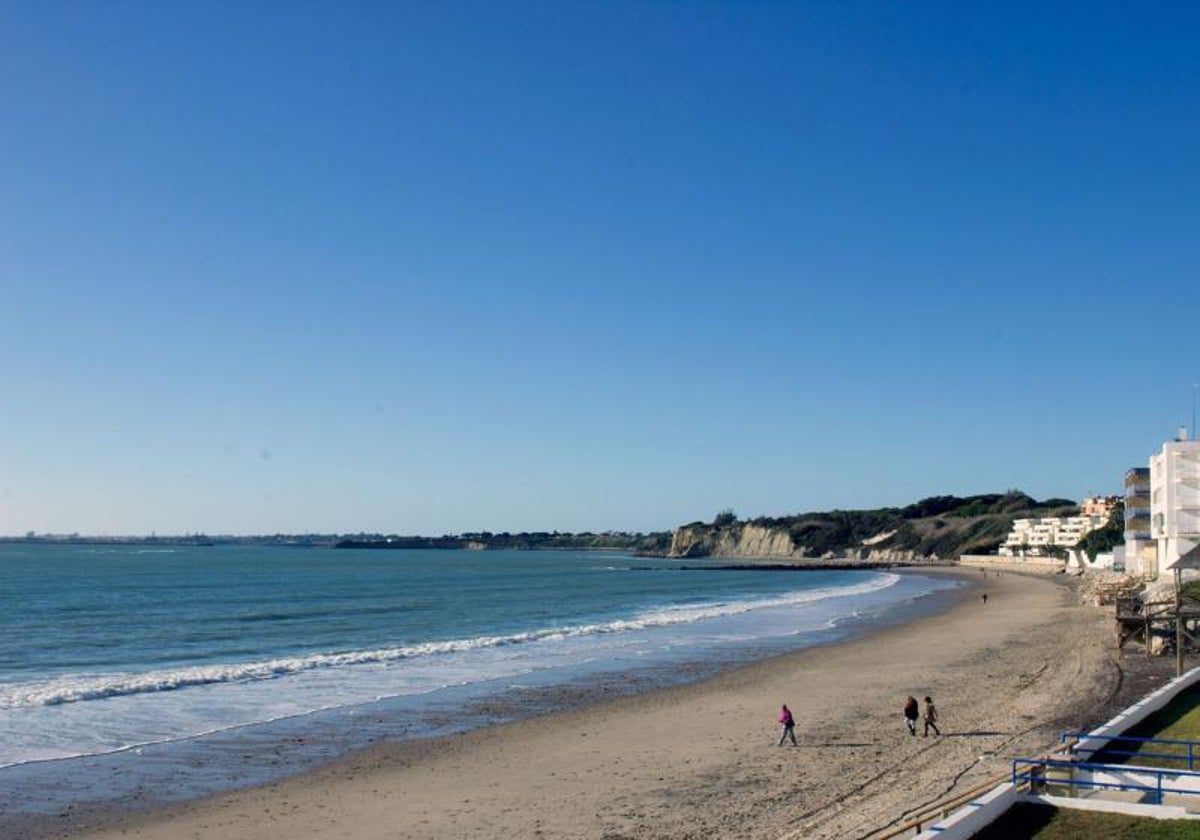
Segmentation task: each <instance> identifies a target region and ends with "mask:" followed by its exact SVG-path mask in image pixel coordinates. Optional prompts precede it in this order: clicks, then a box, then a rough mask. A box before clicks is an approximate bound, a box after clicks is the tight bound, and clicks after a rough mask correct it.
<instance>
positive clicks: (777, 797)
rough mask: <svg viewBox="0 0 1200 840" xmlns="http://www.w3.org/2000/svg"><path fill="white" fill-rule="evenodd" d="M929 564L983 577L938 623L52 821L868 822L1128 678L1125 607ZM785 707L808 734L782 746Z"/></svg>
mask: <svg viewBox="0 0 1200 840" xmlns="http://www.w3.org/2000/svg"><path fill="white" fill-rule="evenodd" d="M921 573H922V574H959V575H962V576H966V577H968V579H970V580H971V581H972V583H974V584H976V588H974V589H972V590H971V591H970V592H969V593H967V594H966V595H964V597H963V598H962V600H961V602H960V603H959V604H958V605H956V606H954V607H952V608H951V609H950V610H948V611H946V612H944V613H941V614H939V615H937V616H934V617H930V618H924V619H920V620H918V621H915V622H912V623H910V624H907V625H904V626H901V627H895V628H889V629H884V630H880V631H878V632H875V633H872V634H871V635H869V636H867V637H865V638H862V639H858V640H855V641H852V642H848V643H844V644H839V645H835V646H830V647H825V648H814V649H808V650H804V651H801V652H798V653H796V654H791V655H788V656H784V657H778V658H775V659H771V660H768V661H765V662H760V663H757V664H754V665H751V666H748V667H744V668H740V669H737V670H735V671H731V672H727V673H725V674H723V675H721V676H718V677H716V678H713V679H709V680H706V681H703V682H700V683H695V684H692V685H687V686H682V687H678V688H671V689H666V690H661V691H655V692H651V693H648V694H642V695H637V696H633V697H625V698H621V699H618V700H613V701H607V702H601V703H597V704H594V705H590V706H588V707H586V708H583V709H580V710H577V711H571V712H564V713H556V714H551V715H545V716H542V717H538V718H534V719H530V720H526V721H522V722H518V723H513V724H507V725H502V726H496V727H492V728H489V729H484V730H478V731H475V732H471V733H467V734H464V735H461V736H455V737H451V738H442V739H436V740H430V741H424V742H416V743H408V744H397V745H390V746H383V747H379V748H376V749H372V750H368V751H366V752H363V753H359V754H357V755H355V756H353V757H351V758H349V759H347V760H345V761H342V762H339V763H337V764H335V765H332V766H330V767H327V768H324V769H322V770H319V771H316V772H313V773H309V774H305V775H302V776H298V777H294V778H291V779H287V780H284V781H281V782H278V783H275V784H271V785H268V786H265V787H262V788H256V789H251V790H243V791H238V792H234V793H230V794H223V795H220V796H216V797H212V798H210V799H206V800H201V801H197V802H191V803H187V804H184V805H179V806H174V807H171V808H168V809H165V810H160V811H154V812H150V813H147V814H133V815H129V814H126V815H116V816H112V817H110V818H109V819H108V820H107V821H106V822H105V824H103V825H101V826H99V827H92V828H87V827H75V828H68V827H66V826H63V825H62V824H61V823H60V824H59V825H58V826H57V829H56V830H55V831H54V832H53V836H69V837H79V838H89V840H116V838H145V839H146V840H152V839H154V838H164V839H165V838H179V837H199V838H218V839H221V838H230V840H232V839H233V838H243V839H244V838H264V840H266V838H278V837H288V838H337V837H354V838H449V837H456V838H493V837H531V838H532V837H542V838H598V839H599V838H603V839H604V840H618V838H647V837H650V838H668V837H669V838H702V837H703V838H711V837H729V838H763V837H779V838H782V837H785V836H786V837H812V838H834V837H837V838H855V837H863V836H867V835H868V834H870V833H872V832H873V831H875V830H878V829H880V828H882V827H883V826H885V825H888V824H889V823H895V822H898V821H900V820H901V819H902V818H903V816H904V814H906V813H908V812H910V811H911V810H913V809H915V808H918V807H920V806H922V805H923V804H925V803H928V802H931V801H933V800H936V799H938V798H940V797H942V796H943V795H945V794H946V793H947V792H949V791H952V790H955V789H960V790H965V789H966V788H968V787H970V786H973V785H975V784H978V783H979V782H980V781H982V780H984V779H986V778H987V777H988V776H991V775H994V774H996V773H998V772H1001V771H1002V770H1004V769H1005V768H1006V767H1007V766H1008V765H1007V759H1008V758H1009V757H1010V756H1012V755H1014V754H1020V753H1029V752H1033V751H1037V750H1039V749H1041V748H1043V747H1045V746H1047V745H1049V744H1051V743H1052V742H1054V741H1055V740H1056V738H1057V736H1058V733H1059V732H1060V731H1061V730H1063V729H1067V728H1073V727H1077V726H1080V725H1084V724H1089V723H1092V722H1095V721H1096V720H1098V719H1100V716H1101V715H1103V714H1104V711H1105V708H1106V707H1110V706H1111V704H1112V701H1113V699H1114V695H1116V693H1117V692H1118V689H1120V688H1121V686H1122V671H1121V668H1120V667H1119V666H1118V663H1116V662H1115V660H1114V658H1113V655H1112V652H1111V647H1112V642H1111V639H1112V636H1111V628H1110V624H1109V622H1110V621H1111V618H1110V616H1109V614H1108V613H1107V612H1106V611H1103V610H1100V609H1096V608H1092V607H1086V606H1080V605H1078V604H1077V603H1076V600H1075V598H1074V597H1073V592H1072V590H1071V589H1070V588H1069V587H1068V586H1066V585H1064V584H1063V583H1062V582H1061V581H1055V580H1051V579H1047V578H1038V577H1032V576H1031V577H1026V576H1023V575H1017V574H1007V573H1006V574H1003V575H1001V576H997V575H996V574H995V573H994V572H993V573H990V574H988V575H987V576H986V577H983V576H982V575H981V574H980V573H979V572H977V571H972V570H958V571H954V572H951V571H932V572H931V571H926V570H922V572H921ZM982 591H986V592H987V593H988V595H989V600H988V602H987V603H986V604H984V603H983V602H982V600H981V599H980V597H979V595H980V593H981V592H982ZM1126 682H1128V681H1126ZM1126 689H1128V686H1126ZM908 694H912V695H914V696H917V697H924V696H925V695H926V694H930V695H932V696H933V697H934V699H935V700H936V702H937V705H938V708H939V710H940V713H941V727H942V733H943V737H941V738H936V737H932V736H931V737H929V738H924V737H921V735H920V733H918V736H917V737H912V736H910V735H909V734H908V732H907V730H906V729H905V726H904V722H903V718H902V716H901V713H900V709H901V704H902V701H903V699H904V697H905V696H906V695H908ZM781 702H787V703H788V704H789V705H790V706H791V708H792V709H793V711H794V712H795V714H796V716H797V719H798V726H797V734H798V735H799V736H800V740H801V746H800V748H798V749H796V748H791V747H782V748H781V747H778V746H776V741H777V739H778V737H779V729H778V725H777V723H776V717H777V714H778V710H779V705H780V703H781Z"/></svg>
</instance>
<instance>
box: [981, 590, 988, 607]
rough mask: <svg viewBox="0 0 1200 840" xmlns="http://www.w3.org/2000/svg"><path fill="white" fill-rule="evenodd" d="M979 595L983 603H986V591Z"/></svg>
mask: <svg viewBox="0 0 1200 840" xmlns="http://www.w3.org/2000/svg"><path fill="white" fill-rule="evenodd" d="M981 597H982V598H983V603H985V604H986V603H987V593H986V592H984V593H983V595H982V596H981Z"/></svg>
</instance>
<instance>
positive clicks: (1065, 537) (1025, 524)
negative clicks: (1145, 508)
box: [999, 515, 1108, 560]
mask: <svg viewBox="0 0 1200 840" xmlns="http://www.w3.org/2000/svg"><path fill="white" fill-rule="evenodd" d="M1107 521H1108V516H1107V515H1105V516H1045V517H1042V518H1041V519H1014V520H1013V527H1012V531H1011V532H1009V535H1008V537H1007V538H1006V539H1005V540H1004V542H1003V543H1002V544H1001V545H1000V549H999V553H1000V554H1002V555H1005V556H1008V557H1046V556H1048V555H1049V554H1050V552H1049V551H1048V550H1047V549H1048V548H1049V547H1050V546H1058V547H1059V548H1061V549H1063V550H1064V551H1065V552H1066V554H1067V556H1068V557H1074V555H1075V552H1074V551H1072V549H1074V548H1075V545H1076V544H1077V543H1078V542H1079V541H1080V540H1081V539H1083V535H1084V534H1087V533H1088V532H1089V531H1094V530H1096V529H1097V528H1101V527H1103V526H1104V523H1106V522H1107ZM1075 559H1076V560H1078V558H1077V557H1076V558H1075Z"/></svg>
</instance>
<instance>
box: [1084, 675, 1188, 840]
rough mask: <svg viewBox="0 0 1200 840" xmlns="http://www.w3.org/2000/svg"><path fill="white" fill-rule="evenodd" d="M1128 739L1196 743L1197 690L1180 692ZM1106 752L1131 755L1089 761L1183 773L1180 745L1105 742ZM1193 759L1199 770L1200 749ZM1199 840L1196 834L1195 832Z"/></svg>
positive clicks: (1183, 747) (1183, 753)
mask: <svg viewBox="0 0 1200 840" xmlns="http://www.w3.org/2000/svg"><path fill="white" fill-rule="evenodd" d="M1125 734H1126V735H1128V736H1130V737H1132V738H1167V739H1171V740H1177V741H1198V742H1200V687H1193V688H1189V689H1188V690H1187V691H1183V692H1180V694H1179V696H1178V697H1176V698H1175V699H1174V700H1172V701H1171V702H1170V703H1168V704H1167V705H1166V707H1164V708H1162V709H1160V710H1159V711H1157V712H1155V713H1154V714H1152V715H1151V716H1150V717H1148V718H1146V719H1145V720H1144V721H1142V722H1141V723H1139V724H1138V725H1137V726H1135V727H1133V728H1132V729H1130V730H1129V731H1128V732H1126V733H1125ZM1108 749H1116V750H1125V751H1129V752H1135V753H1136V754H1135V755H1132V756H1123V755H1113V754H1111V753H1108V752H1104V751H1102V752H1099V753H1096V755H1095V757H1093V758H1092V759H1091V760H1092V761H1096V762H1101V763H1111V764H1126V763H1128V764H1139V765H1142V766H1144V767H1163V768H1169V769H1172V770H1186V769H1187V767H1188V765H1187V757H1188V748H1187V746H1186V745H1183V744H1139V743H1138V742H1136V741H1123V740H1121V739H1119V738H1117V739H1114V740H1112V741H1110V742H1109V744H1108ZM1147 753H1159V754H1161V755H1169V756H1178V757H1177V758H1174V757H1173V758H1160V757H1157V756H1151V755H1147ZM1195 758H1196V759H1197V767H1196V769H1198V770H1200V749H1195ZM1197 836H1198V837H1200V831H1197Z"/></svg>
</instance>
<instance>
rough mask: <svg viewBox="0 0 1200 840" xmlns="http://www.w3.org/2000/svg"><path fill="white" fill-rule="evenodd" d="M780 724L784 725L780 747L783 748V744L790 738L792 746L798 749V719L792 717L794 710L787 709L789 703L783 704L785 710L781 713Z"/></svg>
mask: <svg viewBox="0 0 1200 840" xmlns="http://www.w3.org/2000/svg"><path fill="white" fill-rule="evenodd" d="M779 722H780V723H781V724H783V734H782V735H780V736H779V746H781V747H782V746H783V742H784V741H786V740H787V739H788V738H791V739H792V746H793V747H798V746H800V745H799V744H797V743H796V719H795V718H794V717H792V710H791V709H789V708H788V707H787V703H784V704H783V710H782V711H780V713H779Z"/></svg>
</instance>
